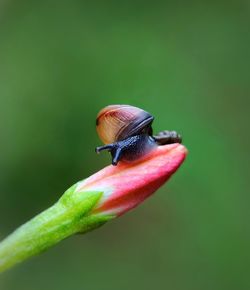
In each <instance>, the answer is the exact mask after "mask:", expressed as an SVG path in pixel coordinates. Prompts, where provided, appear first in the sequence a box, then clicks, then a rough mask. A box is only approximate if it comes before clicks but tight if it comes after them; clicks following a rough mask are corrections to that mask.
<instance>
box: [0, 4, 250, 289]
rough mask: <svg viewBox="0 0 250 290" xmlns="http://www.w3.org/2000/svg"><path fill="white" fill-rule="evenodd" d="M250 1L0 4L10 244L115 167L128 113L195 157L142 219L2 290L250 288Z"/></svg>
mask: <svg viewBox="0 0 250 290" xmlns="http://www.w3.org/2000/svg"><path fill="white" fill-rule="evenodd" d="M249 24H250V4H249V1H242V0H239V1H229V2H228V1H175V2H173V1H148V2H147V1H137V0H136V1H82V0H81V1H80V0H79V1H78V0H71V1H67V0H61V1H48V0H44V1H28V0H24V1H17V0H5V1H3V0H2V1H1V2H0V119H1V121H0V146H1V153H0V238H3V237H4V236H6V235H7V234H8V233H10V232H11V231H12V230H13V229H15V228H16V227H17V226H18V225H20V224H22V223H23V222H25V221H27V220H28V219H29V218H31V217H33V216H34V215H35V214H37V213H38V212H40V211H42V210H43V209H45V208H47V207H48V206H50V205H51V204H53V203H54V202H55V201H56V200H57V199H58V198H59V197H60V196H61V194H62V193H63V191H64V190H65V189H67V188H68V187H69V186H70V185H72V184H73V183H75V182H76V181H78V180H81V179H83V178H84V177H87V176H89V175H90V174H92V173H93V172H95V171H97V170H98V169H100V168H102V167H103V166H105V165H106V164H108V163H109V162H110V157H109V156H108V154H102V155H100V156H97V155H96V154H95V152H94V148H95V146H97V145H99V144H101V142H100V140H98V137H97V134H96V132H95V116H96V114H97V112H98V111H99V110H100V109H101V108H102V107H103V106H105V105H108V104H113V103H126V104H131V105H136V106H139V107H142V108H144V109H146V110H147V111H150V112H151V113H152V114H153V115H154V116H155V117H156V118H155V122H154V130H155V132H157V131H159V130H162V129H174V130H177V131H179V132H181V133H182V135H183V139H184V144H185V145H186V146H187V148H188V149H189V156H188V158H187V160H186V161H185V163H184V164H183V166H182V167H181V168H180V170H179V171H178V172H177V173H176V175H175V176H174V177H173V178H172V179H171V180H170V181H169V182H168V184H167V185H166V186H164V187H163V188H162V189H161V190H159V191H158V192H157V194H155V195H154V196H153V197H152V198H150V199H148V200H147V201H146V202H145V203H144V204H143V205H141V206H140V207H139V208H137V209H136V210H134V211H132V212H129V213H128V214H126V215H125V216H123V217H121V218H120V219H117V220H115V221H112V222H110V223H108V224H106V225H105V226H104V227H102V228H100V229H98V230H97V231H94V232H91V233H89V234H87V235H84V236H81V235H78V236H74V237H72V238H70V239H67V240H65V241H63V242H61V243H60V244H59V245H57V246H56V247H54V248H52V249H50V250H49V251H47V252H46V253H44V254H42V255H41V256H39V257H35V258H33V259H32V260H29V261H27V262H25V263H24V264H22V265H19V266H17V267H15V268H14V269H12V270H9V271H8V272H6V273H4V274H2V275H1V277H0V289H1V290H15V289H19V290H22V289H25V290H33V289H36V290H44V289H53V290H57V289H60V290H63V289H88V290H106V289H107V290H116V289H119V290H125V289H145V290H147V289H171V290H189V289H190V290H196V289H197V290H200V289H203V290H206V289H220V290H221V289H227V290H230V289H241V290H245V289H250V246H249V245H250V230H249V205H250V197H249V186H250V184H249V162H250V158H249V147H250V137H249V106H250V99H249V92H250V82H249V66H250V61H249V60H250V46H249V41H250V34H249Z"/></svg>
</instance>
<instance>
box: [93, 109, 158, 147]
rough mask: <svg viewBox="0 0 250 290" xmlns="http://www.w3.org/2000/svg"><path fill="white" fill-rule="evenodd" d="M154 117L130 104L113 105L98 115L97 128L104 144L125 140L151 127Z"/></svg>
mask: <svg viewBox="0 0 250 290" xmlns="http://www.w3.org/2000/svg"><path fill="white" fill-rule="evenodd" d="M153 120H154V117H153V116H151V115H150V114H149V113H148V112H146V111H144V110H142V109H140V108H137V107H133V106H129V105H111V106H107V107H105V108H103V109H102V110H101V111H100V112H99V113H98V115H97V119H96V130H97V133H98V135H99V137H100V139H101V140H102V141H103V143H104V144H109V143H114V142H117V141H121V140H124V139H126V138H128V137H130V136H133V135H137V134H139V133H141V132H143V130H146V129H149V131H150V128H151V123H152V122H153Z"/></svg>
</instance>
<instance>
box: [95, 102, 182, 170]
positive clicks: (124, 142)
mask: <svg viewBox="0 0 250 290" xmlns="http://www.w3.org/2000/svg"><path fill="white" fill-rule="evenodd" d="M153 120H154V117H153V116H152V115H151V114H150V113H148V112H146V111H144V110H142V109H140V108H137V107H133V106H130V105H110V106H107V107H105V108H103V109H102V110H101V111H100V112H99V113H98V115H97V119H96V130H97V133H98V135H99V137H100V139H101V140H102V141H103V143H104V144H105V145H104V146H100V147H97V148H96V149H95V150H96V152H97V153H99V152H101V151H103V150H107V151H109V152H110V153H111V156H112V164H113V165H117V164H118V162H119V161H121V160H122V161H127V162H131V161H134V160H137V159H140V158H141V157H143V156H144V155H145V154H147V153H149V152H150V151H151V150H153V149H154V148H155V147H156V146H161V145H165V144H172V143H181V141H182V139H181V136H180V135H179V134H178V133H177V132H175V131H162V132H160V133H159V134H157V135H153V130H152V123H153Z"/></svg>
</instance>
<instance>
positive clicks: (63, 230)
mask: <svg viewBox="0 0 250 290" xmlns="http://www.w3.org/2000/svg"><path fill="white" fill-rule="evenodd" d="M74 188H75V187H74V186H73V187H72V188H70V189H69V190H68V191H66V192H65V194H64V195H63V196H62V197H61V199H60V200H59V201H58V202H57V203H56V204H55V205H53V206H52V207H50V208H49V209H47V210H45V211H44V212H42V213H40V214H39V215H37V216H36V217H34V218H33V219H31V220H30V221H28V222H27V223H25V224H24V225H22V226H21V227H19V228H18V229H17V230H16V231H14V232H13V233H12V234H11V235H9V236H8V237H7V238H6V239H5V240H3V241H2V242H1V243H0V272H2V271H4V270H6V269H8V268H10V267H11V266H13V265H15V264H17V263H19V262H21V261H23V260H25V259H27V258H29V257H32V256H34V255H36V254H38V253H40V252H42V251H44V250H46V249H48V248H49V247H51V246H53V245H55V244H56V243H58V242H59V241H61V240H63V239H65V238H67V237H69V236H71V235H73V234H75V233H78V232H81V233H84V232H86V231H89V230H92V229H94V228H96V227H98V226H100V225H102V224H104V223H105V222H106V221H108V220H110V219H111V218H113V216H109V215H101V214H99V215H97V214H96V215H94V214H91V212H90V211H91V209H92V208H93V207H94V206H95V205H96V203H97V202H98V200H99V199H100V197H101V195H102V193H101V192H77V193H76V192H74Z"/></svg>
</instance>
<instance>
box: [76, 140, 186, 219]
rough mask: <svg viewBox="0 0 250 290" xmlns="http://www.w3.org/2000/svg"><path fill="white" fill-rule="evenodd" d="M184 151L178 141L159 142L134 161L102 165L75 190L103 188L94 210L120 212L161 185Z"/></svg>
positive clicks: (177, 164) (172, 170) (178, 162)
mask: <svg viewBox="0 0 250 290" xmlns="http://www.w3.org/2000/svg"><path fill="white" fill-rule="evenodd" d="M186 155H187V149H186V148H185V147H184V146H183V145H181V144H178V143H175V144H170V145H164V146H158V147H157V148H156V149H155V150H153V151H152V152H151V153H150V154H148V155H146V156H145V158H143V159H141V160H139V161H137V162H132V163H125V162H120V163H119V164H118V165H117V166H112V165H110V166H107V167H105V168H104V169H102V170H100V171H99V172H97V173H96V174H94V175H92V176H90V177H89V178H87V179H85V180H84V181H82V182H81V183H79V185H78V187H77V191H85V190H91V191H95V190H100V191H103V192H104V196H103V198H102V199H101V200H100V202H99V204H98V205H97V207H96V208H95V209H94V212H95V213H99V212H102V213H112V214H116V215H121V214H123V213H125V212H126V211H128V210H130V209H132V208H134V207H135V206H137V205H138V204H140V203H141V202H142V201H143V200H144V199H145V198H147V197H149V196H150V195H151V194H152V193H153V192H155V191H156V190H157V189H158V188H159V187H161V186H162V185H163V184H164V183H165V182H166V181H167V180H168V179H169V177H170V176H171V175H172V174H173V173H174V172H175V171H176V170H177V169H178V167H179V166H180V165H181V164H182V162H183V161H184V159H185V157H186Z"/></svg>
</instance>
